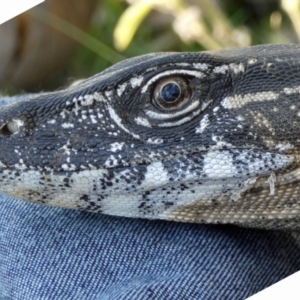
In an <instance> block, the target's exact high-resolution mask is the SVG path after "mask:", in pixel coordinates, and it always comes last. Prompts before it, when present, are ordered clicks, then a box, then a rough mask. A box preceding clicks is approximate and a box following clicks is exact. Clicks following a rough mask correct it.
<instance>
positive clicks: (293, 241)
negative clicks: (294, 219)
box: [0, 195, 300, 300]
mask: <svg viewBox="0 0 300 300" xmlns="http://www.w3.org/2000/svg"><path fill="white" fill-rule="evenodd" d="M0 213H1V218H0V299H22V300H24V299H25V300H26V299H30V300H35V299H99V300H100V299H101V300H102V299H110V300H111V299H118V300H119V299H131V300H132V299H143V300H145V299H189V300H190V299H245V298H247V297H249V296H250V295H252V294H254V293H256V292H258V291H260V290H262V289H264V288H266V287H268V286H270V285H271V284H273V283H275V282H277V281H279V280H280V279H283V278H284V277H286V276H288V275H290V274H292V273H294V272H296V271H298V270H299V269H300V254H299V253H300V251H299V238H298V234H297V233H295V232H294V233H293V232H284V231H266V230H258V229H246V228H240V227H236V226H224V225H202V224H184V223H175V222H168V221H150V220H142V219H129V218H121V217H112V216H106V215H101V214H96V213H88V212H81V211H75V210H67V209H61V208H54V207H46V206H40V205H36V204H31V203H27V202H22V201H19V200H15V199H12V198H9V197H7V196H4V195H1V196H0Z"/></svg>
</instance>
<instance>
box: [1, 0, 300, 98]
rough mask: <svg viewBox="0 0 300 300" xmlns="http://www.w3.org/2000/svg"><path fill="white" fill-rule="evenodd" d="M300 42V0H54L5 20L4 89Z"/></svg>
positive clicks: (38, 87)
mask: <svg viewBox="0 0 300 300" xmlns="http://www.w3.org/2000/svg"><path fill="white" fill-rule="evenodd" d="M299 40H300V0H264V1H261V0H239V1H235V0H126V1H125V0H110V1H109V0H76V1H72V0H46V1H45V2H44V3H43V4H41V5H38V6H36V7H35V8H33V9H31V10H29V11H27V12H26V13H24V14H22V15H19V16H18V17H16V18H14V19H12V20H10V21H8V22H6V23H4V24H2V25H0V45H1V46H0V93H2V94H17V93H23V92H35V91H48V90H54V89H58V88H62V87H64V86H67V85H69V84H70V83H72V82H73V81H74V80H77V79H81V78H86V77H89V76H91V75H93V74H95V73H98V72H100V71H102V70H103V69H105V68H107V67H108V66H110V65H111V64H114V63H116V62H118V61H120V60H123V59H125V58H129V57H132V56H137V55H141V54H145V53H150V52H159V51H201V50H215V49H223V48H230V47H240V46H242V47H244V46H250V45H257V44H267V43H298V42H299Z"/></svg>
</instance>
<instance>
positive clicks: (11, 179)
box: [0, 46, 300, 223]
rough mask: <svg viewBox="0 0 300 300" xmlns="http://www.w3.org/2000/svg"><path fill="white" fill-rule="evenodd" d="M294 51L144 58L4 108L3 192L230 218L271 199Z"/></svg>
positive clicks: (290, 154)
mask: <svg viewBox="0 0 300 300" xmlns="http://www.w3.org/2000/svg"><path fill="white" fill-rule="evenodd" d="M299 50H300V49H299V46H260V47H253V48H246V49H235V50H227V51H219V52H202V53H158V54H149V55H145V56H141V57H137V58H133V59H128V60H126V61H124V62H121V63H119V64H116V65H114V66H112V67H111V68H109V69H107V70H105V71H104V72H102V73H100V74H98V75H96V76H94V77H91V78H89V79H87V80H84V81H82V82H80V83H79V84H77V85H75V86H71V87H69V88H67V89H65V90H61V91H57V92H53V93H44V94H37V95H36V96H34V97H29V98H28V99H25V100H22V101H19V102H16V103H13V104H10V105H7V106H4V107H3V108H1V110H0V145H1V151H0V168H1V176H0V186H1V191H2V192H4V193H7V194H9V195H12V196H14V197H16V198H19V199H24V200H28V201H32V202H37V203H45V204H49V205H55V206H63V207H69V208H75V209H85V210H90V211H96V212H103V213H108V214H114V215H124V216H133V217H147V218H162V219H174V220H183V221H193V222H236V223H238V222H239V220H240V218H241V215H242V212H243V211H245V206H246V205H249V203H252V202H253V203H256V205H257V203H259V205H263V203H264V202H263V201H264V200H263V199H262V198H261V197H260V194H262V195H263V197H269V198H270V197H271V198H270V199H271V200H272V199H273V198H272V197H274V194H275V187H276V184H275V183H274V182H275V180H276V175H275V174H277V177H278V176H279V177H278V178H281V179H280V180H287V179H286V178H287V177H284V175H283V174H285V173H286V172H289V174H292V175H290V176H294V175H295V174H294V173H293V165H294V162H295V153H296V152H295V151H296V149H297V147H298V144H299V139H298V135H299V134H298V132H299V130H298V127H299V124H300V122H299V120H300V117H299V111H300V109H299V108H300V107H299V100H298V99H299V96H300V88H299V87H300V76H299V67H298V65H297V64H296V58H295V57H298V53H299ZM298 119H299V120H298ZM287 170H288V171H287ZM280 176H281V177H280ZM282 178H283V179H282ZM293 178H294V177H293ZM266 181H267V183H266ZM270 194H271V195H270ZM247 197H248V198H247ZM255 197H256V198H255ZM247 199H248V200H247ZM255 199H258V200H255ZM260 199H261V200H260ZM271 200H268V201H269V202H270V201H271ZM251 201H252V202H251ZM266 206H267V204H266ZM229 208H230V209H232V210H234V209H235V211H237V210H238V211H239V213H236V214H235V215H234V214H232V216H231V215H230V214H229V215H228V213H224V211H225V212H226V209H227V210H228V209H229ZM265 211H266V209H265ZM255 216H256V215H255ZM256 218H258V219H261V218H263V213H260V214H259V215H257V216H256Z"/></svg>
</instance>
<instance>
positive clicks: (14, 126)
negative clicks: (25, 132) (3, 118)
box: [0, 120, 22, 136]
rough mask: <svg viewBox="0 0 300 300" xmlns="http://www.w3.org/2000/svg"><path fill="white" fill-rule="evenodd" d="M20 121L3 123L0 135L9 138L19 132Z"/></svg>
mask: <svg viewBox="0 0 300 300" xmlns="http://www.w3.org/2000/svg"><path fill="white" fill-rule="evenodd" d="M21 125H22V124H21V121H19V120H11V121H8V122H7V123H5V124H4V125H2V126H1V128H0V134H1V135H4V136H10V135H12V134H14V133H16V132H18V131H19V128H20V126H21Z"/></svg>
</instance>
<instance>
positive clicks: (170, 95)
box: [160, 82, 181, 103]
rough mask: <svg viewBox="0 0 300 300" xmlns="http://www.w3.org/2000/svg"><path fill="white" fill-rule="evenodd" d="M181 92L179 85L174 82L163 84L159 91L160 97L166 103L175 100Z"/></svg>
mask: <svg viewBox="0 0 300 300" xmlns="http://www.w3.org/2000/svg"><path fill="white" fill-rule="evenodd" d="M180 94H181V90H180V86H179V85H178V84H177V83H176V82H170V83H167V84H165V85H164V86H163V87H162V89H161V91H160V98H161V99H162V100H163V101H165V102H168V103H172V102H174V101H176V100H177V99H178V98H179V96H180Z"/></svg>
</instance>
